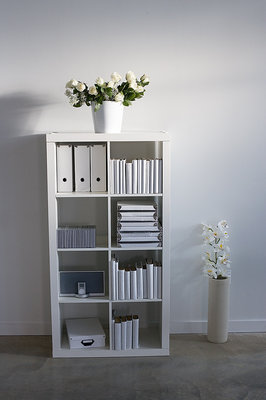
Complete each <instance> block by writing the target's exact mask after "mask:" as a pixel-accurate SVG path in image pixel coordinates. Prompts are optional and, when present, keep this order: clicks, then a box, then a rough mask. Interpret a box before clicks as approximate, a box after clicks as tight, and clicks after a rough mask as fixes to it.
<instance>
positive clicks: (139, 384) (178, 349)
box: [0, 333, 266, 400]
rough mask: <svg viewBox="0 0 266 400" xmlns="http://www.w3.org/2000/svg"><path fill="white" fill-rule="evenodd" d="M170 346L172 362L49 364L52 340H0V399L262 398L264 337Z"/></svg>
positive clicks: (265, 387) (189, 340) (265, 389)
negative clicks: (219, 342) (218, 342)
mask: <svg viewBox="0 0 266 400" xmlns="http://www.w3.org/2000/svg"><path fill="white" fill-rule="evenodd" d="M170 343H171V355H170V356H169V357H148V358H146V357H141V358H104V359H100V358H99V359H91V358H82V359H80V358H72V359H70V358H68V359H53V358H51V338H50V337H49V336H0V399H1V400H2V399H5V400H13V399H20V400H24V399H27V400H28V399H33V400H35V399H36V400H46V399H48V400H70V399H71V400H74V399H75V400H80V399H93V400H109V399H115V400H158V399H163V400H164V399H165V400H183V399H189V400H198V399H201V400H225V399H226V400H238V399H239V400H266V333H265V334H264V333H263V334H231V335H230V336H229V340H228V342H227V343H225V344H219V345H218V344H212V343H208V342H207V340H206V337H205V336H203V335H172V336H171V341H170Z"/></svg>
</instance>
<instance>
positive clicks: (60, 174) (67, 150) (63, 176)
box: [56, 144, 73, 192]
mask: <svg viewBox="0 0 266 400" xmlns="http://www.w3.org/2000/svg"><path fill="white" fill-rule="evenodd" d="M56 153H57V154H56V155H57V191H58V192H72V191H73V155H72V146H71V145H68V144H67V145H61V144H59V145H57V146H56Z"/></svg>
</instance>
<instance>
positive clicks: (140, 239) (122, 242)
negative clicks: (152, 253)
mask: <svg viewBox="0 0 266 400" xmlns="http://www.w3.org/2000/svg"><path fill="white" fill-rule="evenodd" d="M117 244H118V246H120V247H161V245H162V228H161V225H160V223H159V221H158V214H157V204H156V203H155V202H154V201H149V202H145V201H134V202H133V201H132V202H127V201H120V202H118V203H117Z"/></svg>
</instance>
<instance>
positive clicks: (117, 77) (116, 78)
mask: <svg viewBox="0 0 266 400" xmlns="http://www.w3.org/2000/svg"><path fill="white" fill-rule="evenodd" d="M111 79H112V81H114V83H117V82H119V81H121V79H122V77H121V76H120V75H119V74H118V73H117V72H113V73H112V74H111Z"/></svg>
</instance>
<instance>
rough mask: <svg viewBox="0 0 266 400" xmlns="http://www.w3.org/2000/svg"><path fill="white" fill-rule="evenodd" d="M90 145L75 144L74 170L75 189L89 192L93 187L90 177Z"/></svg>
mask: <svg viewBox="0 0 266 400" xmlns="http://www.w3.org/2000/svg"><path fill="white" fill-rule="evenodd" d="M90 164H91V163H90V146H85V145H76V146H74V167H75V169H74V171H75V191H76V192H89V191H90V188H91V177H90V172H91V171H90Z"/></svg>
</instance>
